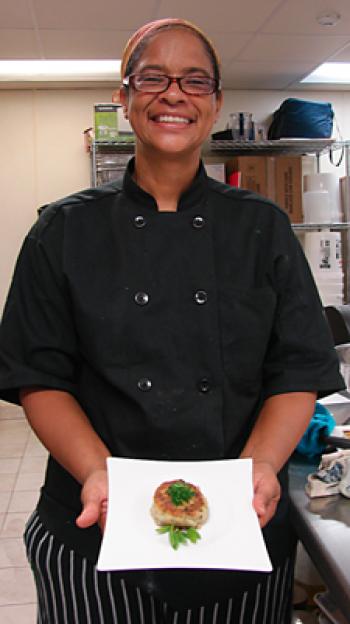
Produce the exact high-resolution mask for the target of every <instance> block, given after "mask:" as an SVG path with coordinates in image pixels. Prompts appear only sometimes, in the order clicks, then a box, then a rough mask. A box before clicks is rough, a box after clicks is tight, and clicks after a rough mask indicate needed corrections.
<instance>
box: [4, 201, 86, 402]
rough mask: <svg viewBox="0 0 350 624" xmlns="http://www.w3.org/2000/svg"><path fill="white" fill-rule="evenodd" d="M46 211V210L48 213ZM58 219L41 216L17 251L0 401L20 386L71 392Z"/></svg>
mask: <svg viewBox="0 0 350 624" xmlns="http://www.w3.org/2000/svg"><path fill="white" fill-rule="evenodd" d="M48 212H49V213H50V209H48ZM62 243H63V219H62V218H61V217H57V216H56V215H51V217H50V218H49V214H46V215H45V217H44V216H43V217H41V218H40V219H39V222H38V223H37V224H36V225H35V226H34V227H33V228H32V230H31V232H30V233H29V234H28V236H27V237H26V239H25V241H24V243H23V246H22V249H21V251H20V254H19V257H18V260H17V263H16V267H15V271H14V276H13V280H12V284H11V287H10V291H9V294H8V298H7V302H6V304H5V309H4V314H3V318H2V322H1V326H0V397H1V398H2V399H4V400H6V401H9V402H14V403H18V402H19V397H18V391H19V389H20V388H23V387H29V386H37V387H46V388H53V389H59V390H64V391H67V392H70V393H72V394H74V392H75V379H76V373H77V367H78V360H79V357H78V349H77V336H76V331H75V327H74V319H73V315H72V312H71V304H70V299H69V291H68V288H67V286H66V284H65V278H64V271H63V252H62V247H63V245H62Z"/></svg>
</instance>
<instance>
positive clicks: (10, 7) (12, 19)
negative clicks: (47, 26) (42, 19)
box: [0, 0, 34, 37]
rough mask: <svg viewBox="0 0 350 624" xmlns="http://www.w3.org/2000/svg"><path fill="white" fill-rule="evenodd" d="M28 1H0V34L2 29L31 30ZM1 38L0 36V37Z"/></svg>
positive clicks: (31, 21)
mask: <svg viewBox="0 0 350 624" xmlns="http://www.w3.org/2000/svg"><path fill="white" fill-rule="evenodd" d="M33 26H34V24H33V20H32V15H31V12H30V7H29V2H28V0H16V1H15V2H14V0H1V2H0V32H1V30H2V29H3V28H11V29H17V28H33ZM0 37H2V35H0Z"/></svg>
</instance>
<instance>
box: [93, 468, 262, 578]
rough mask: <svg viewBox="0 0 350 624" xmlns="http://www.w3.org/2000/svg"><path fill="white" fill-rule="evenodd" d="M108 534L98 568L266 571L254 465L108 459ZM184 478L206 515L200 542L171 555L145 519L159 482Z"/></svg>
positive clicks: (166, 540)
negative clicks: (254, 502)
mask: <svg viewBox="0 0 350 624" xmlns="http://www.w3.org/2000/svg"><path fill="white" fill-rule="evenodd" d="M107 461H108V480H109V499H108V513H107V521H106V529H105V533H104V536H103V540H102V546H101V550H100V554H99V559H98V562H97V568H98V570H101V571H107V570H135V569H158V568H207V569H208V568H210V569H228V570H256V571H262V572H270V571H271V570H272V566H271V562H270V559H269V556H268V553H267V550H266V546H265V543H264V539H263V535H262V532H261V529H260V526H259V522H258V518H257V515H256V513H255V511H254V509H253V507H252V499H253V486H252V461H251V460H250V459H232V460H231V459H229V460H221V461H198V462H197V461H195V462H170V461H169V462H167V461H152V460H134V459H123V458H114V457H113V458H109V459H108V460H107ZM173 479H184V480H185V481H188V482H190V483H193V484H194V485H197V486H198V487H199V488H200V490H201V492H202V494H203V495H204V496H205V497H206V499H207V501H208V507H209V518H208V520H207V522H206V523H205V524H204V525H203V526H202V527H201V529H200V534H201V539H200V540H199V541H198V542H197V543H196V544H192V543H188V544H187V545H184V546H182V545H180V546H179V548H178V550H174V549H173V548H172V547H171V546H170V543H169V538H168V535H167V534H163V535H160V534H159V533H157V531H156V528H157V527H156V525H155V523H154V520H153V518H152V516H151V514H150V508H151V506H152V502H153V494H154V492H155V490H156V488H157V487H158V485H160V484H161V483H162V482H163V481H169V480H173Z"/></svg>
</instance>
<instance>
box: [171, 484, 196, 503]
mask: <svg viewBox="0 0 350 624" xmlns="http://www.w3.org/2000/svg"><path fill="white" fill-rule="evenodd" d="M167 493H168V494H169V496H170V498H171V502H172V503H173V504H174V505H176V506H177V507H178V506H179V505H182V503H188V501H189V500H190V498H192V496H194V494H195V493H194V491H193V490H192V489H191V488H190V487H189V486H188V485H186V483H184V482H183V481H176V483H172V484H171V485H170V486H169V487H168V489H167Z"/></svg>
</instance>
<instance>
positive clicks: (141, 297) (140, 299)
mask: <svg viewBox="0 0 350 624" xmlns="http://www.w3.org/2000/svg"><path fill="white" fill-rule="evenodd" d="M134 299H135V303H137V305H140V306H144V305H146V304H147V303H148V301H149V296H148V294H147V293H145V292H141V291H140V292H137V293H136V295H135V297H134Z"/></svg>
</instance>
